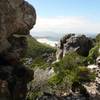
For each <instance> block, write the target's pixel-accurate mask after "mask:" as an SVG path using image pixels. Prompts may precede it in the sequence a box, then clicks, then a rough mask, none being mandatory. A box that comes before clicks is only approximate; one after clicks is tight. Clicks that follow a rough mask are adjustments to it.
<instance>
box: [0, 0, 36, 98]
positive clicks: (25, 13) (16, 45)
mask: <svg viewBox="0 0 100 100" xmlns="http://www.w3.org/2000/svg"><path fill="white" fill-rule="evenodd" d="M35 22H36V13H35V9H34V8H33V7H32V6H31V5H30V4H29V3H28V2H26V1H24V0H0V100H24V99H25V96H26V93H27V83H28V82H29V81H30V80H32V79H33V71H32V70H30V69H28V68H26V67H25V66H24V65H22V64H21V62H20V59H21V58H22V57H23V56H24V54H25V51H26V48H27V41H26V36H27V35H28V34H29V31H30V29H31V28H32V27H33V25H34V24H35Z"/></svg>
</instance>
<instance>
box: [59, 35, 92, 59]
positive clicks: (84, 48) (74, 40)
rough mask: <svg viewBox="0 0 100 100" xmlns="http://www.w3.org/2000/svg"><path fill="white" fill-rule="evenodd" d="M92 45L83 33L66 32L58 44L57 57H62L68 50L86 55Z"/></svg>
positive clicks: (90, 40)
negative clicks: (77, 34)
mask: <svg viewBox="0 0 100 100" xmlns="http://www.w3.org/2000/svg"><path fill="white" fill-rule="evenodd" d="M92 46H93V41H92V39H90V38H88V37H86V36H85V35H79V36H76V35H75V34H68V35H65V36H64V37H63V38H62V39H61V40H60V43H59V44H58V47H57V57H58V58H62V57H63V56H64V55H65V54H66V53H68V52H70V51H75V52H77V53H78V54H80V55H82V56H87V55H88V53H89V50H90V49H91V48H92Z"/></svg>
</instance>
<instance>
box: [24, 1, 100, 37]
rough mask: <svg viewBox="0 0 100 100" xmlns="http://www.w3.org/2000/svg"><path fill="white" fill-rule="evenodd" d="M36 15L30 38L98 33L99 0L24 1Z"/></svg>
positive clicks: (99, 22)
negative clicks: (32, 7)
mask: <svg viewBox="0 0 100 100" xmlns="http://www.w3.org/2000/svg"><path fill="white" fill-rule="evenodd" d="M26 1H28V2H29V3H31V4H32V5H33V6H34V7H35V9H36V13H37V21H36V25H35V26H34V28H33V29H32V30H31V34H32V36H36V35H37V36H54V37H57V36H58V35H59V36H58V37H60V36H63V34H65V33H81V34H88V35H95V34H96V33H99V32H100V13H99V11H100V6H99V4H100V0H26Z"/></svg>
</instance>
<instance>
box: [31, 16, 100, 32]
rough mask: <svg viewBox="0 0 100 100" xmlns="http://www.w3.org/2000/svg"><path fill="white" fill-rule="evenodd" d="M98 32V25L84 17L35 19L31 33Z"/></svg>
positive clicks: (99, 29) (99, 25) (99, 28)
mask: <svg viewBox="0 0 100 100" xmlns="http://www.w3.org/2000/svg"><path fill="white" fill-rule="evenodd" d="M44 31H46V32H48V31H49V32H50V31H52V32H56V33H57V32H77V33H78V32H79V33H80V32H83V33H84V32H95V33H96V32H97V33H98V32H100V23H99V22H94V21H92V20H90V19H88V18H86V17H52V18H43V17H37V22H36V25H35V27H34V29H32V31H31V33H32V32H44Z"/></svg>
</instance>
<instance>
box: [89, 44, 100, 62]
mask: <svg viewBox="0 0 100 100" xmlns="http://www.w3.org/2000/svg"><path fill="white" fill-rule="evenodd" d="M98 56H99V45H96V46H95V47H93V48H92V49H91V50H90V51H89V55H88V57H87V61H88V62H89V63H90V64H94V63H95V60H96V58H97V57H98Z"/></svg>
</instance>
